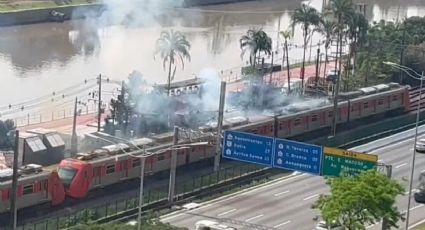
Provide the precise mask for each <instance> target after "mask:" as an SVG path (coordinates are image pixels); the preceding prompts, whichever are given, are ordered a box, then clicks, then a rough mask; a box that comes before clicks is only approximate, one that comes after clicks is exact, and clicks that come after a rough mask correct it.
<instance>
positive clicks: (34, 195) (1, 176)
mask: <svg viewBox="0 0 425 230" xmlns="http://www.w3.org/2000/svg"><path fill="white" fill-rule="evenodd" d="M12 171H13V170H12V169H6V170H0V213H3V212H7V211H9V210H10V201H11V197H12V196H11V194H12ZM18 174H19V177H18V187H17V200H16V202H17V203H16V204H17V206H16V207H17V209H20V208H25V207H30V206H34V205H38V204H43V203H50V204H51V205H52V206H54V205H59V204H61V203H62V202H63V201H64V199H65V190H64V187H63V185H62V182H61V179H60V178H59V175H58V173H57V172H55V171H49V170H48V169H46V168H42V166H41V165H35V164H29V165H25V166H22V167H20V168H19V170H18Z"/></svg>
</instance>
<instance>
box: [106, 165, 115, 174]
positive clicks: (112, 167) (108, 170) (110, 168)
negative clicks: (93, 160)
mask: <svg viewBox="0 0 425 230" xmlns="http://www.w3.org/2000/svg"><path fill="white" fill-rule="evenodd" d="M114 172H115V164H111V165H107V166H106V174H111V173H114Z"/></svg>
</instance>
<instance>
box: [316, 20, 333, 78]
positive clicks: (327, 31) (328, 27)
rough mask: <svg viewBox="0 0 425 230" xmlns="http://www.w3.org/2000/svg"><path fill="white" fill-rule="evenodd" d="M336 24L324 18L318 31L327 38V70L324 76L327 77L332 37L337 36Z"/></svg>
mask: <svg viewBox="0 0 425 230" xmlns="http://www.w3.org/2000/svg"><path fill="white" fill-rule="evenodd" d="M335 28H336V23H335V22H334V21H332V20H330V19H327V18H324V17H322V18H321V19H320V21H319V25H318V27H317V28H316V31H317V32H319V33H321V34H322V35H323V36H324V37H325V69H324V71H323V72H324V76H326V67H327V63H328V50H329V46H330V45H331V41H332V36H333V35H334V34H335Z"/></svg>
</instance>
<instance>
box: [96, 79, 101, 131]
mask: <svg viewBox="0 0 425 230" xmlns="http://www.w3.org/2000/svg"><path fill="white" fill-rule="evenodd" d="M98 83H99V99H98V100H99V101H98V108H97V109H98V114H97V131H98V132H100V118H101V117H102V75H101V74H99V82H98Z"/></svg>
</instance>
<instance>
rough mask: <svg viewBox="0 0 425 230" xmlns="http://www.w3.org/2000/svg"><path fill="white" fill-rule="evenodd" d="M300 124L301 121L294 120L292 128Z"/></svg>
mask: <svg viewBox="0 0 425 230" xmlns="http://www.w3.org/2000/svg"><path fill="white" fill-rule="evenodd" d="M300 124H301V119H299V118H298V119H295V121H294V126H297V125H300Z"/></svg>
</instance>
